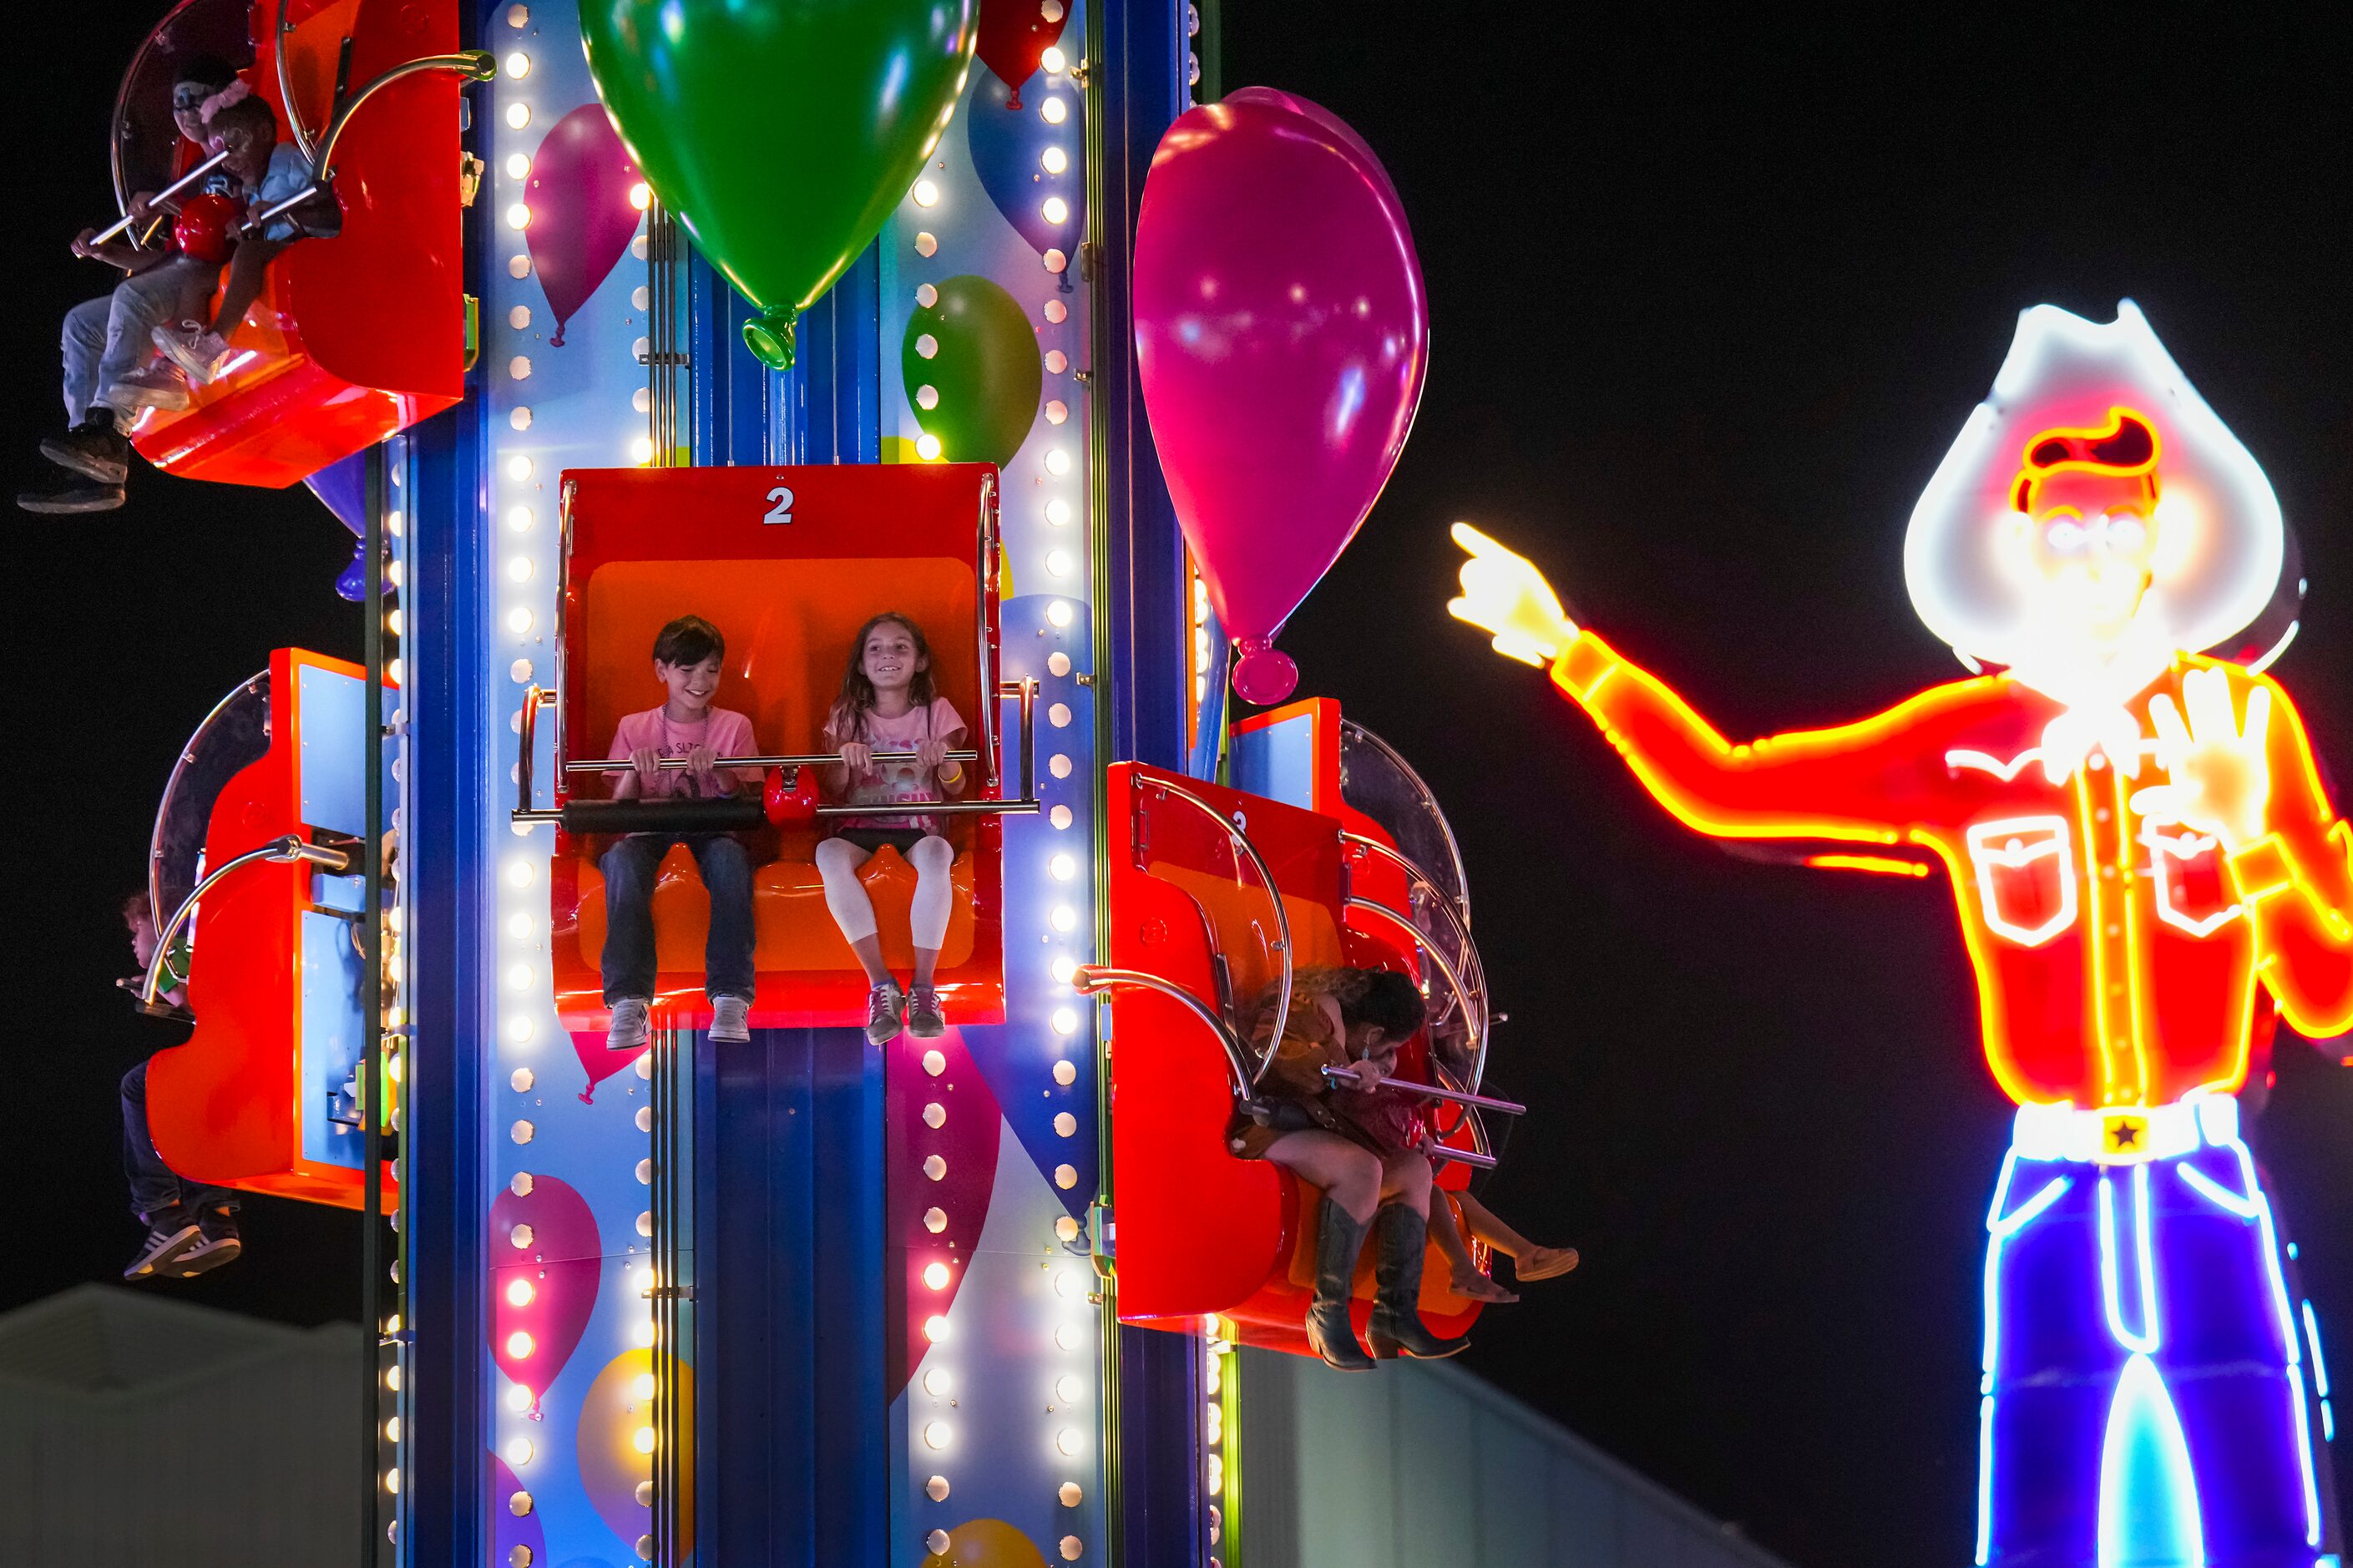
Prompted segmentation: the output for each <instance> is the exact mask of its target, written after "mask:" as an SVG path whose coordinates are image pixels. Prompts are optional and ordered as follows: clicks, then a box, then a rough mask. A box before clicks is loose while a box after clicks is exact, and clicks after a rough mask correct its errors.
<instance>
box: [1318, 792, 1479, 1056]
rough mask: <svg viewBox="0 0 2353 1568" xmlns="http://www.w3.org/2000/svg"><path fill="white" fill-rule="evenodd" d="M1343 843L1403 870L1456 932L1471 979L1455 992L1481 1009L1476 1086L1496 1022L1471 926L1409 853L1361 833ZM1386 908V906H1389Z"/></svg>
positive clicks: (1350, 835) (1475, 1044)
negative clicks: (1491, 1026)
mask: <svg viewBox="0 0 2353 1568" xmlns="http://www.w3.org/2000/svg"><path fill="white" fill-rule="evenodd" d="M1340 842H1341V843H1343V844H1345V845H1347V846H1349V847H1351V848H1355V849H1359V850H1362V851H1364V852H1365V853H1366V854H1368V855H1371V856H1373V857H1375V858H1377V859H1382V860H1386V861H1388V863H1389V864H1390V865H1392V866H1395V867H1396V868H1398V870H1400V871H1402V872H1404V873H1405V876H1406V880H1407V884H1408V886H1409V889H1414V890H1418V891H1419V892H1420V893H1422V894H1423V895H1424V899H1425V902H1424V904H1423V907H1424V908H1427V909H1430V910H1434V911H1436V912H1437V913H1438V914H1440V915H1442V916H1443V917H1444V918H1445V921H1446V924H1447V926H1448V928H1449V929H1450V930H1451V931H1453V933H1454V940H1455V942H1456V947H1455V956H1456V957H1457V958H1459V959H1460V960H1461V963H1462V970H1463V974H1464V978H1466V979H1467V980H1468V981H1469V982H1470V984H1469V985H1468V986H1467V987H1458V988H1457V990H1456V993H1455V994H1456V995H1457V997H1458V998H1459V999H1460V1000H1461V1003H1462V1005H1463V1007H1464V1009H1465V1011H1466V1012H1467V1011H1468V1010H1469V1009H1470V1008H1471V1006H1472V1005H1473V1001H1474V999H1475V1002H1476V1005H1477V1007H1478V1010H1479V1029H1478V1034H1477V1037H1476V1038H1475V1039H1474V1040H1473V1041H1472V1047H1473V1054H1472V1066H1471V1082H1472V1087H1473V1088H1476V1087H1477V1086H1478V1084H1479V1082H1480V1080H1481V1079H1483V1078H1485V1077H1486V1074H1487V1036H1488V1026H1489V1025H1490V1024H1491V1023H1492V1022H1493V1012H1492V1011H1491V1010H1490V1008H1489V1006H1488V997H1487V964H1486V961H1485V960H1484V959H1482V958H1481V957H1480V956H1479V944H1478V943H1476V942H1472V940H1471V927H1470V925H1469V924H1468V923H1467V922H1466V921H1465V920H1464V919H1463V916H1462V913H1461V912H1460V911H1458V910H1456V908H1455V904H1454V900H1452V899H1451V898H1449V897H1447V895H1446V891H1445V889H1442V888H1440V886H1439V885H1438V884H1437V883H1436V882H1433V881H1431V880H1430V874H1429V873H1428V872H1426V871H1424V870H1423V869H1422V868H1420V867H1419V865H1417V864H1415V863H1414V862H1413V861H1412V860H1411V859H1409V858H1407V857H1406V856H1404V855H1401V854H1399V853H1398V851H1397V850H1395V849H1393V848H1391V847H1389V846H1388V845H1386V844H1384V843H1382V842H1381V841H1380V840H1379V839H1377V838H1367V837H1365V836H1364V835H1363V834H1361V833H1349V832H1346V831H1343V832H1342V833H1341V835H1340ZM1383 907H1384V908H1386V906H1383ZM1388 912H1389V913H1390V914H1392V915H1394V914H1395V913H1396V912H1397V911H1396V910H1389V911H1388ZM1415 940H1416V942H1417V943H1418V944H1419V945H1420V946H1422V947H1424V948H1427V947H1428V946H1429V943H1428V942H1423V941H1421V939H1420V938H1419V936H1417V937H1416V939H1415Z"/></svg>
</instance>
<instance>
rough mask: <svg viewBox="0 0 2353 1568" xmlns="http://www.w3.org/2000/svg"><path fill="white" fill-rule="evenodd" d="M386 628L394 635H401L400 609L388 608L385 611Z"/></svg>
mask: <svg viewBox="0 0 2353 1568" xmlns="http://www.w3.org/2000/svg"><path fill="white" fill-rule="evenodd" d="M384 629H385V631H388V632H390V633H391V634H392V635H393V636H394V637H398V636H399V635H400V612H399V611H398V610H386V611H385V616H384Z"/></svg>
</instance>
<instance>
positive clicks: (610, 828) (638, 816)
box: [564, 796, 768, 833]
mask: <svg viewBox="0 0 2353 1568" xmlns="http://www.w3.org/2000/svg"><path fill="white" fill-rule="evenodd" d="M767 821H768V817H767V814H766V813H765V811H763V810H762V809H761V808H760V803H759V802H758V801H756V800H752V799H748V798H744V797H742V796H738V797H734V798H732V799H728V800H575V801H571V802H569V803H567V804H566V805H565V807H564V831H565V832H566V833H740V832H742V831H743V830H744V829H745V828H747V827H764V826H766V825H767Z"/></svg>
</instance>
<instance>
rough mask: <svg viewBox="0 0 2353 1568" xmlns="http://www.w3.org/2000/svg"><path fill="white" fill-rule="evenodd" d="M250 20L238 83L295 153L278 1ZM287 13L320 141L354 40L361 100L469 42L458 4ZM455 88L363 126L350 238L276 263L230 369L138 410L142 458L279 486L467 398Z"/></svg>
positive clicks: (326, 241)
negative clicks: (408, 67)
mask: <svg viewBox="0 0 2353 1568" xmlns="http://www.w3.org/2000/svg"><path fill="white" fill-rule="evenodd" d="M195 4H204V5H205V8H206V9H211V8H213V7H212V5H210V4H208V3H206V0H192V5H195ZM190 8H192V6H183V7H182V8H181V9H182V10H186V9H190ZM178 15H179V13H178V12H174V16H172V17H167V18H166V19H165V20H164V23H163V24H162V25H161V26H159V28H158V34H159V35H162V34H164V31H165V30H166V29H169V28H171V27H172V26H174V22H175V21H176V20H177V18H178ZM251 16H252V37H253V39H254V41H255V47H256V58H255V60H254V63H253V65H252V66H251V67H250V68H248V69H247V70H246V71H245V72H244V73H243V75H244V77H245V79H246V80H247V81H248V83H249V84H250V85H251V87H252V88H253V90H254V91H255V92H256V93H257V94H259V96H261V97H263V98H265V99H267V100H269V106H270V108H271V110H273V111H275V112H276V114H277V116H278V125H279V140H280V142H281V143H291V142H292V141H293V137H292V134H291V132H290V131H289V129H288V125H289V120H288V115H287V109H286V103H285V100H284V99H283V97H282V96H281V95H280V91H279V71H278V56H277V52H276V51H277V48H278V47H279V46H280V39H279V37H278V35H277V31H276V26H275V18H276V16H277V6H276V5H274V4H273V3H271V0H260V3H258V4H256V5H253V6H252V10H251ZM288 17H289V20H290V22H291V23H292V27H291V30H290V32H288V33H287V34H286V35H285V36H284V39H283V47H284V48H285V50H286V54H287V62H288V66H289V68H290V73H291V77H292V79H293V83H294V91H295V96H296V98H297V99H298V100H300V102H301V110H302V122H303V123H304V124H305V125H306V126H307V127H309V128H310V130H311V132H312V133H313V134H314V135H316V134H320V133H322V132H323V131H324V129H325V127H326V124H327V121H328V118H329V114H330V111H331V110H332V102H333V91H334V80H335V71H336V65H337V60H338V58H339V55H340V52H341V50H342V47H343V40H344V38H345V37H349V38H350V39H351V43H352V58H351V71H350V77H349V80H350V84H351V87H352V89H353V90H354V91H355V90H357V89H359V88H360V87H361V86H364V84H365V83H367V82H368V81H370V80H371V79H374V78H375V76H376V75H377V74H378V73H380V72H382V71H384V70H385V69H387V68H390V67H393V66H396V65H399V64H402V63H403V62H405V61H407V60H411V59H416V58H419V57H422V56H426V55H438V54H448V53H449V52H451V51H453V50H455V49H456V48H457V47H458V5H457V0H401V3H400V4H390V3H386V0H375V3H371V4H368V5H362V4H360V0H294V4H292V5H290V7H289V10H288ZM154 47H162V45H161V44H160V43H159V44H157V45H156V46H154ZM459 89H460V79H459V77H458V76H456V75H454V74H452V73H450V72H448V71H433V72H424V73H420V74H417V75H414V76H410V77H406V78H404V79H401V80H399V81H396V82H394V83H392V84H391V85H390V86H388V87H385V88H384V89H381V90H380V91H378V92H377V93H376V94H375V97H373V98H371V99H370V100H368V101H367V103H366V105H365V106H364V108H362V109H361V110H359V111H358V112H357V113H356V114H354V115H353V118H352V121H351V125H350V128H349V130H348V131H347V132H345V133H344V135H343V139H342V141H341V142H338V143H337V147H336V152H335V159H334V162H335V167H334V169H333V171H332V173H333V176H334V179H333V185H334V192H335V199H336V201H337V203H338V205H340V206H341V207H342V209H343V226H342V229H341V231H340V232H338V233H337V234H335V235H333V236H332V237H320V238H313V239H304V240H301V241H299V242H298V243H296V244H295V245H293V246H292V247H290V248H289V249H287V250H286V251H285V252H284V253H283V254H281V255H280V256H279V257H278V258H277V259H276V260H275V261H273V262H272V263H271V264H270V268H269V282H268V285H267V286H266V287H265V288H264V289H263V290H262V293H261V297H260V299H259V300H257V301H256V302H255V304H254V306H253V308H252V309H251V310H248V312H247V314H246V319H245V321H243V322H242V323H240V324H237V325H236V326H235V327H233V328H230V329H228V330H225V331H223V333H222V335H223V336H224V337H226V338H227V340H228V343H229V347H230V350H231V353H230V355H229V358H228V361H227V368H226V370H225V371H224V373H223V374H221V375H220V376H219V377H218V378H217V379H216V380H215V381H214V382H213V383H212V384H209V385H206V386H200V387H196V388H194V389H193V391H194V397H193V400H192V401H191V403H190V404H189V405H188V406H187V407H186V408H185V409H179V410H174V411H165V410H164V409H157V408H151V409H148V410H146V411H145V412H144V413H142V416H140V419H139V422H138V423H137V425H136V426H133V427H132V444H133V445H135V446H136V447H138V448H139V451H140V454H141V456H142V457H144V458H146V459H147V460H148V461H149V462H151V463H153V464H154V465H155V467H157V468H163V469H164V470H166V471H168V472H171V473H175V474H178V475H179V476H180V477H181V478H183V479H216V480H221V481H224V482H227V483H230V484H243V485H262V486H267V487H269V488H271V489H279V488H282V487H284V486H287V485H290V484H293V483H295V482H297V481H298V480H301V479H305V478H307V477H308V476H310V475H311V474H313V473H316V472H317V471H318V470H319V469H321V468H325V467H326V466H327V465H328V464H330V463H332V462H335V461H337V460H339V459H341V458H347V457H349V456H351V455H352V454H353V452H357V451H360V450H361V449H363V448H364V447H370V446H373V445H375V443H376V442H378V441H381V440H383V439H384V438H385V437H387V436H391V435H394V434H396V433H397V432H399V431H401V430H404V429H406V428H407V427H408V426H411V425H414V424H416V423H417V421H419V420H421V419H427V418H429V417H431V416H433V415H435V414H438V413H439V412H440V411H441V410H443V409H445V408H448V407H449V406H451V405H454V404H455V403H457V401H458V400H459V398H460V397H461V396H462V395H464V391H465V386H464V376H465V352H466V345H465V338H466V300H465V294H464V256H463V250H462V246H461V243H460V234H461V227H460V220H461V213H460V210H459V184H458V182H459V153H460V149H459ZM217 298H218V296H217V294H216V296H215V299H216V301H217Z"/></svg>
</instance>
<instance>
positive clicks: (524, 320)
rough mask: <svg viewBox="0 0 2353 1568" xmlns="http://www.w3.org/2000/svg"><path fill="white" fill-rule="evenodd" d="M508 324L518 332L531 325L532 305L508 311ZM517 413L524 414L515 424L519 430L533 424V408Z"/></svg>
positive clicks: (520, 410)
mask: <svg viewBox="0 0 2353 1568" xmlns="http://www.w3.org/2000/svg"><path fill="white" fill-rule="evenodd" d="M507 325H508V326H510V327H512V328H513V329H514V330H515V331H518V332H519V331H522V330H523V329H524V328H525V327H528V326H530V325H531V307H530V306H528V305H517V306H516V307H515V308H514V309H513V310H509V311H508V312H507ZM515 413H516V414H520V415H522V420H521V421H520V422H519V423H517V424H516V425H515V428H516V429H518V430H522V429H525V428H527V427H528V426H530V424H531V410H529V409H527V408H518V409H516V410H515ZM510 417H511V418H512V416H510Z"/></svg>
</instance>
